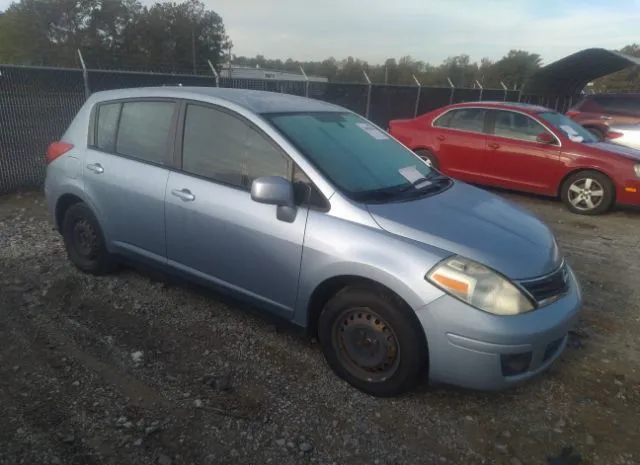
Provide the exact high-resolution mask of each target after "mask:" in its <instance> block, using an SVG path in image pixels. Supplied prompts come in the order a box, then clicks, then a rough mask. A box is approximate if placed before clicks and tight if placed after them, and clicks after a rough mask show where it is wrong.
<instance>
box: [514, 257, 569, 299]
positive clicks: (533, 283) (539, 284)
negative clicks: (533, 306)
mask: <svg viewBox="0 0 640 465" xmlns="http://www.w3.org/2000/svg"><path fill="white" fill-rule="evenodd" d="M520 285H521V286H522V287H523V288H524V289H525V290H526V291H527V292H528V293H529V294H530V295H531V296H532V297H533V298H534V299H535V301H536V302H537V303H538V304H546V303H550V302H551V301H552V300H555V298H557V297H560V296H561V295H562V294H564V293H566V292H567V291H568V290H569V280H568V271H567V266H566V264H565V263H562V265H560V267H559V268H558V269H556V270H555V271H554V272H553V273H551V274H548V275H546V276H543V277H541V278H536V279H531V280H527V281H520Z"/></svg>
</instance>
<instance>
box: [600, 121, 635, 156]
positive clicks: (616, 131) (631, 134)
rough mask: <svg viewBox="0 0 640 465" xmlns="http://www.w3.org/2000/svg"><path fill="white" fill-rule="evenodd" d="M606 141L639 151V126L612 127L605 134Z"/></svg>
mask: <svg viewBox="0 0 640 465" xmlns="http://www.w3.org/2000/svg"><path fill="white" fill-rule="evenodd" d="M606 140H607V141H608V142H613V143H614V144H618V145H624V146H626V147H631V148H632V149H636V150H640V124H626V125H623V124H621V125H618V126H612V127H611V128H610V129H609V132H608V133H607V136H606Z"/></svg>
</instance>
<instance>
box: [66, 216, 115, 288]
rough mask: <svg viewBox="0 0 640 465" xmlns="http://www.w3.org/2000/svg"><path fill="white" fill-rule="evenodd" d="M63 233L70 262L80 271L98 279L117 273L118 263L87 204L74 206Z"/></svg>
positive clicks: (67, 217)
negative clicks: (100, 276) (98, 277)
mask: <svg viewBox="0 0 640 465" xmlns="http://www.w3.org/2000/svg"><path fill="white" fill-rule="evenodd" d="M61 229H62V238H63V239H64V245H65V247H66V249H67V255H68V257H69V260H70V261H71V263H73V264H74V265H75V266H76V268H78V269H79V270H80V271H83V272H85V273H89V274H93V275H98V276H99V275H104V274H108V273H110V272H112V271H115V270H116V268H117V263H116V260H115V258H114V257H113V256H112V255H111V254H110V253H109V251H108V250H107V246H106V243H105V240H104V235H103V233H102V229H101V228H100V224H99V223H98V220H97V218H96V217H95V215H94V214H93V212H92V211H91V209H90V208H89V207H88V206H87V205H86V204H84V203H76V204H73V205H71V206H70V207H69V208H68V209H67V211H66V212H65V213H64V217H63V219H62V228H61Z"/></svg>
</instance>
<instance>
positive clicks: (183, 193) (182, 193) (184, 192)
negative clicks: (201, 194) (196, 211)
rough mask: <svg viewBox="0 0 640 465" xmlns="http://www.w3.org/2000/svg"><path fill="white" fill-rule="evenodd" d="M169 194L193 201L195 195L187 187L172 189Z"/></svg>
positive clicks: (186, 200)
mask: <svg viewBox="0 0 640 465" xmlns="http://www.w3.org/2000/svg"><path fill="white" fill-rule="evenodd" d="M171 194H173V195H175V196H176V197H178V198H179V199H180V200H183V201H185V202H193V201H194V200H195V199H196V196H195V195H193V194H192V193H191V191H190V190H189V189H173V190H172V191H171Z"/></svg>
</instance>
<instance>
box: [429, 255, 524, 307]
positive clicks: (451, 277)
mask: <svg viewBox="0 0 640 465" xmlns="http://www.w3.org/2000/svg"><path fill="white" fill-rule="evenodd" d="M426 279H427V280H429V281H430V282H431V283H433V284H434V285H435V286H438V287H439V288H440V289H442V290H443V291H445V292H447V293H448V294H450V295H452V296H453V297H456V298H458V299H460V300H462V301H464V302H466V303H468V304H469V305H472V306H473V307H476V308H477V309H479V310H483V311H485V312H489V313H493V314H495V315H518V314H520V313H526V312H529V311H531V310H533V309H534V308H535V307H534V305H533V303H532V302H531V300H529V299H528V298H527V297H526V296H525V295H524V294H523V293H522V291H521V290H520V289H518V288H517V287H516V286H515V285H514V284H512V283H511V282H510V281H509V280H507V279H505V278H504V277H502V276H500V275H499V274H498V273H496V272H495V271H493V270H491V269H489V268H487V267H486V266H484V265H481V264H479V263H476V262H474V261H473V260H469V259H467V258H463V257H459V256H454V257H451V258H448V259H446V260H444V261H442V262H440V263H438V264H437V265H436V266H435V267H434V268H433V269H432V270H431V271H429V273H427V276H426Z"/></svg>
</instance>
